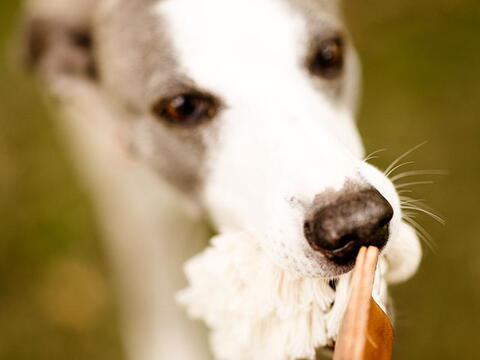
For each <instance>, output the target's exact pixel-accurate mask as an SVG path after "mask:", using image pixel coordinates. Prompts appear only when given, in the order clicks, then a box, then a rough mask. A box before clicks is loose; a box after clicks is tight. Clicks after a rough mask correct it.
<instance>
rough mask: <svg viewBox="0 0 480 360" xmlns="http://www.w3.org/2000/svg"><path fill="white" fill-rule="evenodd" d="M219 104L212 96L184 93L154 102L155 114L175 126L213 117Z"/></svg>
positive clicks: (199, 121)
mask: <svg viewBox="0 0 480 360" xmlns="http://www.w3.org/2000/svg"><path fill="white" fill-rule="evenodd" d="M217 108H218V106H217V104H216V101H215V99H214V98H213V97H212V96H209V95H204V94H196V93H192V94H182V95H177V96H175V97H172V98H169V99H164V100H161V101H159V102H158V103H156V104H154V105H153V107H152V112H153V114H154V115H155V116H156V117H158V118H159V119H161V120H162V121H165V122H166V123H168V124H170V125H174V126H195V125H198V124H200V123H202V122H204V121H206V120H209V119H212V118H213V117H214V116H215V115H216V113H217Z"/></svg>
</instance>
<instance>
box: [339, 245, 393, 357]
mask: <svg viewBox="0 0 480 360" xmlns="http://www.w3.org/2000/svg"><path fill="white" fill-rule="evenodd" d="M378 256H379V250H378V249H377V248H375V247H369V248H368V249H366V248H361V249H360V251H359V253H358V257H357V261H356V265H355V269H354V271H353V275H352V280H351V293H350V300H349V302H348V305H347V310H346V312H345V315H344V318H343V321H342V325H341V328H340V333H339V336H338V341H337V345H336V347H335V354H334V360H390V359H391V356H392V344H393V327H392V325H391V323H390V320H389V318H388V316H387V315H386V314H385V313H384V312H383V310H382V309H380V307H379V306H378V304H376V303H375V301H374V300H373V298H372V287H373V281H374V276H375V269H376V266H377V261H378Z"/></svg>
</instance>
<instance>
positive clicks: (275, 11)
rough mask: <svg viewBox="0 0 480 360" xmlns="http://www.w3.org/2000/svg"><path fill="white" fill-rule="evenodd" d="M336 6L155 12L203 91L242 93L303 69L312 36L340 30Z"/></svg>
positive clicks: (201, 1)
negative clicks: (228, 88)
mask: <svg viewBox="0 0 480 360" xmlns="http://www.w3.org/2000/svg"><path fill="white" fill-rule="evenodd" d="M336 4H337V2H336V1H335V0H160V1H158V2H156V3H154V4H153V6H152V9H153V11H154V13H155V14H156V15H157V16H158V18H159V19H162V20H164V21H163V25H164V26H165V32H166V33H167V34H168V38H169V41H170V43H171V46H172V48H173V51H174V54H175V57H176V60H177V62H178V63H179V65H180V67H181V68H182V70H183V71H184V72H185V73H186V74H188V76H190V77H192V78H193V80H194V81H196V82H199V85H200V86H201V87H207V88H209V89H211V90H214V91H215V90H216V91H220V92H223V91H224V90H225V89H222V88H218V89H216V88H215V85H216V84H218V83H221V82H222V81H221V80H222V79H223V80H225V79H229V82H232V81H236V82H237V84H236V85H237V86H236V88H237V89H248V88H250V87H249V86H248V82H250V83H251V81H252V79H253V78H255V76H256V75H258V77H257V78H255V80H256V86H257V87H261V85H262V78H264V79H265V81H266V82H269V81H270V80H267V79H268V75H269V74H271V75H272V76H274V75H273V74H275V76H277V77H278V74H288V73H291V69H292V68H294V67H297V68H298V67H299V65H301V60H302V56H304V55H305V54H306V52H307V49H308V43H309V41H310V40H311V38H312V36H313V35H314V34H316V33H318V32H321V31H322V28H324V29H329V30H331V31H335V30H336V29H337V28H338V27H339V20H338V17H337V11H336V10H337V6H336ZM332 29H333V30H332ZM238 74H241V76H236V75H238ZM219 80H220V81H219ZM243 82H246V84H244V83H243ZM244 85H245V86H244ZM270 85H271V83H270ZM250 89H251V88H250Z"/></svg>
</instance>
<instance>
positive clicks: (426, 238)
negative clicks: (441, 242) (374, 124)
mask: <svg viewBox="0 0 480 360" xmlns="http://www.w3.org/2000/svg"><path fill="white" fill-rule="evenodd" d="M404 220H405V222H406V223H407V224H410V225H411V226H412V227H413V228H414V229H415V231H416V233H417V235H418V237H419V238H420V239H421V240H422V241H423V242H424V243H425V244H426V245H427V246H428V247H429V248H430V250H431V251H432V252H436V251H437V246H436V244H435V242H434V241H433V239H432V236H431V235H430V234H429V233H428V231H427V230H425V228H424V227H423V226H422V225H420V224H419V223H418V222H416V221H415V220H413V219H412V218H411V217H408V216H407V217H405V219H404Z"/></svg>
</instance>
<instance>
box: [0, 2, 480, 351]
mask: <svg viewBox="0 0 480 360" xmlns="http://www.w3.org/2000/svg"><path fill="white" fill-rule="evenodd" d="M345 9H346V15H347V20H348V22H349V24H350V29H351V31H352V33H353V35H354V38H355V40H356V43H357V47H358V49H359V52H360V55H361V58H362V62H363V68H364V96H363V106H362V111H361V114H360V129H361V132H362V134H363V137H364V140H365V144H366V147H367V150H368V151H373V150H376V149H379V148H384V147H386V148H387V149H388V150H387V151H386V152H384V153H382V156H381V158H380V159H378V160H376V161H375V162H376V164H377V165H379V166H382V167H385V166H387V165H388V164H389V163H390V162H391V161H392V160H393V159H394V158H395V157H396V156H398V155H399V154H401V153H402V152H404V151H406V150H408V149H409V148H411V147H413V146H414V145H416V144H418V143H421V142H423V141H425V140H428V143H427V144H426V145H425V146H423V147H422V148H421V149H419V150H418V151H416V152H415V153H414V154H413V155H412V156H411V157H410V158H411V159H413V160H414V161H415V162H416V164H415V165H413V166H412V168H414V169H439V168H440V169H446V170H448V172H449V175H448V176H442V177H436V178H434V179H433V180H435V184H433V185H430V186H428V187H417V188H415V196H416V197H418V198H425V199H427V201H428V203H429V204H430V205H431V206H432V207H433V208H435V209H437V210H438V212H439V213H440V214H441V215H442V216H443V217H444V218H446V219H447V224H446V225H445V226H442V225H439V224H435V223H434V222H433V221H432V220H431V219H429V218H428V217H422V218H421V219H420V221H421V222H422V224H423V225H424V226H425V227H426V228H427V230H428V231H429V232H430V233H431V235H432V236H433V239H434V241H435V244H436V245H435V246H434V250H430V249H429V248H427V247H426V248H425V258H424V261H423V265H422V268H421V270H420V272H419V273H418V275H417V276H416V277H415V278H414V279H413V280H412V281H410V282H408V283H406V284H404V285H400V286H397V287H395V288H394V289H393V293H394V295H395V300H396V308H397V343H396V359H401V360H406V359H457V358H461V359H474V358H478V349H477V348H476V341H477V330H478V328H479V327H480V241H479V240H480V228H479V226H478V224H477V223H476V221H477V220H476V219H477V217H478V216H477V215H476V210H477V208H476V206H477V202H478V201H479V200H480V197H479V194H480V192H479V186H478V184H479V183H480V161H479V155H480V154H479V153H480V142H479V135H480V121H477V117H478V115H477V114H478V113H480V105H479V102H480V88H479V86H480V47H479V44H480V42H479V40H478V38H479V36H480V27H479V24H480V6H479V5H478V1H475V0H448V1H447V0H436V1H433V0H418V1H415V2H411V1H402V0H390V1H384V0H346V1H345ZM19 10H20V2H19V1H16V0H3V1H1V2H0V360H27V359H28V360H31V359H39V360H42V359H48V360H57V359H58V360H60V359H66V358H69V359H79V360H80V359H82V360H83V359H89V360H95V359H102V360H108V359H122V358H123V351H122V347H121V344H120V341H119V334H118V320H117V318H116V312H115V297H114V296H113V292H112V286H111V282H110V279H109V276H108V271H107V270H108V269H107V266H106V264H105V259H104V258H103V255H102V249H101V243H100V241H99V236H98V234H97V231H96V226H95V220H94V218H93V216H92V213H91V210H90V206H89V201H88V197H87V195H86V194H85V192H84V190H83V189H82V188H81V187H80V186H79V184H78V183H77V181H76V179H75V176H74V174H73V171H72V167H71V165H70V163H69V161H68V157H67V156H66V155H65V154H64V150H63V149H62V147H61V146H60V144H59V140H58V139H57V137H56V133H55V129H54V127H53V123H52V121H51V119H50V117H49V116H48V114H47V113H46V110H45V107H44V106H43V105H42V99H41V96H40V95H41V92H40V91H39V90H38V89H37V88H36V87H35V85H34V84H33V83H32V81H31V80H30V79H28V78H25V77H24V76H22V75H21V74H19V73H18V72H15V71H13V70H11V69H10V68H9V67H8V66H7V64H8V57H7V56H6V55H5V54H6V53H7V52H6V50H5V49H6V48H7V47H8V45H9V43H10V41H11V38H12V33H13V30H14V29H15V25H16V24H17V23H18V14H19ZM432 178H433V176H426V177H424V178H421V177H416V178H414V179H412V180H424V179H426V180H432Z"/></svg>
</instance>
